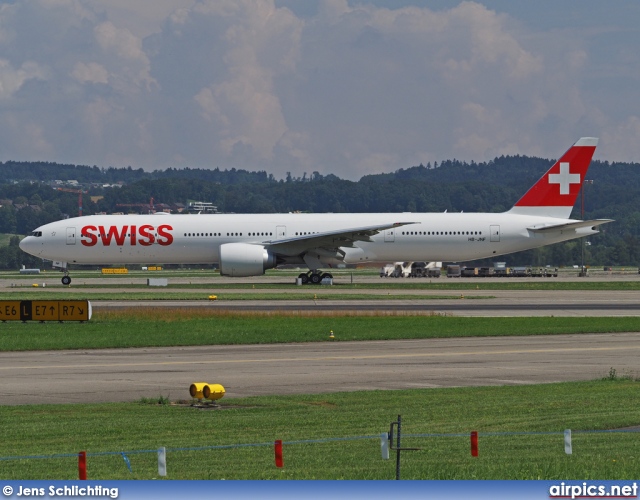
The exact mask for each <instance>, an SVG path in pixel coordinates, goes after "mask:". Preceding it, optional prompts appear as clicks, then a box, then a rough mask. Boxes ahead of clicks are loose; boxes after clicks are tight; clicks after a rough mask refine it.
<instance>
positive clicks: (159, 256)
mask: <svg viewBox="0 0 640 500" xmlns="http://www.w3.org/2000/svg"><path fill="white" fill-rule="evenodd" d="M597 143H598V139H596V138H592V137H583V138H581V139H580V140H579V141H578V142H576V143H575V144H574V145H573V146H572V147H571V148H570V149H569V150H568V151H567V152H566V153H565V154H564V155H563V156H562V157H561V158H560V159H559V160H558V161H557V162H556V163H555V164H554V165H553V166H552V167H551V168H550V169H549V170H548V171H547V173H546V174H544V175H543V176H542V178H541V179H540V180H539V181H538V182H536V184H535V185H534V186H533V187H532V188H531V189H529V191H527V192H526V193H525V195H524V196H523V197H522V198H520V200H519V201H518V202H517V203H516V204H515V205H514V206H513V208H511V209H510V210H508V211H506V212H503V213H446V212H445V213H400V214H399V213H368V214H332V213H329V214H294V213H288V214H207V215H204V214H191V215H170V214H151V215H90V216H85V217H74V218H71V219H66V220H61V221H57V222H52V223H50V224H45V225H44V226H41V227H39V228H37V229H36V230H35V231H33V232H32V233H31V235H30V236H27V237H26V238H24V239H23V240H22V241H21V242H20V248H21V249H22V250H24V251H25V252H27V253H29V254H31V255H34V256H36V257H41V258H43V259H47V260H51V261H54V262H55V261H57V262H55V264H56V265H57V266H58V267H61V268H62V269H63V270H64V277H63V278H62V283H63V284H65V285H68V284H70V283H71V278H70V276H69V274H68V271H67V263H69V264H99V265H107V264H151V263H159V264H213V263H217V264H219V266H220V274H221V275H224V276H259V275H262V274H264V272H265V270H266V269H271V268H274V267H276V266H278V265H281V264H297V265H306V266H307V267H308V268H309V269H310V271H309V272H308V273H303V274H301V275H300V278H302V281H303V283H306V282H308V281H310V282H312V283H320V281H321V280H322V279H323V278H324V277H325V276H330V274H328V273H322V272H321V271H320V269H321V268H323V267H325V268H326V267H333V266H336V265H338V264H380V263H386V262H396V261H427V262H428V261H448V262H459V261H467V260H474V259H482V258H487V257H494V256H498V255H503V254H508V253H512V252H519V251H522V250H528V249H530V248H537V247H541V246H544V245H550V244H553V243H558V242H561V241H567V240H571V239H574V238H580V237H584V236H590V235H592V234H596V233H598V232H599V231H598V229H597V227H598V226H600V225H601V224H605V223H607V222H611V220H610V219H597V220H587V221H583V220H575V219H570V218H569V217H570V215H571V210H572V208H573V205H574V204H575V201H576V198H577V196H578V194H579V192H580V188H581V187H582V183H583V181H584V178H585V174H586V172H587V169H588V167H589V164H590V162H591V158H592V156H593V153H594V151H595V149H596V145H597Z"/></svg>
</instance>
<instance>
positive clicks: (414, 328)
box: [0, 308, 640, 351]
mask: <svg viewBox="0 0 640 500" xmlns="http://www.w3.org/2000/svg"><path fill="white" fill-rule="evenodd" d="M330 330H333V332H334V333H335V342H340V341H346V340H391V339H414V338H444V337H476V336H494V335H495V336H504V335H552V334H566V333H604V332H632V331H640V318H638V317H616V318H589V317H581V318H573V317H570V318H564V317H533V318H509V317H506V318H461V317H454V316H436V315H434V316H384V315H375V316H356V315H354V316H349V315H344V314H331V315H315V316H314V315H298V314H295V313H281V314H280V313H265V314H261V313H256V314H241V313H229V312H224V311H215V310H207V309H204V310H198V309H188V308H185V309H168V310H164V309H163V310H157V309H156V308H149V309H144V308H143V309H132V310H125V311H121V312H117V311H112V312H101V313H97V314H95V316H94V319H92V320H91V321H89V322H88V323H64V324H61V323H53V322H49V323H36V322H29V323H20V322H7V323H4V324H1V325H0V351H22V350H47V349H102V348H119V347H151V346H186V345H214V344H269V343H282V342H322V341H327V340H328V336H329V331H330Z"/></svg>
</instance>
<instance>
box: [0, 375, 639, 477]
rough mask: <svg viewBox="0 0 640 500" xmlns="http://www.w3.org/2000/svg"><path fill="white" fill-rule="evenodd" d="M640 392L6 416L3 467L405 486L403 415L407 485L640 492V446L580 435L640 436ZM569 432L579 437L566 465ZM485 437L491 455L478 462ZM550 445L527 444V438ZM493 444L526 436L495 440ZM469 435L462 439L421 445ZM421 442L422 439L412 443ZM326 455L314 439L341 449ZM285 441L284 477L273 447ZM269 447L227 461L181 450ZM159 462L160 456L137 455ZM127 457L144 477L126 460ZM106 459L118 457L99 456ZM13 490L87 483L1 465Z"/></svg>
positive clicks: (623, 384) (604, 385)
mask: <svg viewBox="0 0 640 500" xmlns="http://www.w3.org/2000/svg"><path fill="white" fill-rule="evenodd" d="M639 390H640V382H638V381H634V380H630V379H620V378H618V377H615V378H613V379H606V380H599V381H593V382H577V383H561V384H547V385H538V386H510V387H476V388H457V389H417V390H405V391H372V392H355V393H336V394H323V395H313V396H310V395H306V396H286V397H279V396H273V397H254V398H245V399H233V400H231V399H230V400H224V399H223V400H221V408H220V409H214V410H197V409H193V408H190V407H188V406H175V405H167V404H148V403H145V404H143V402H137V403H135V402H132V403H112V404H90V405H82V404H76V405H31V406H5V407H0V421H2V422H3V439H2V440H0V457H10V456H17V455H19V456H26V455H54V454H74V453H77V452H78V451H80V450H86V451H87V452H88V453H89V458H88V475H89V478H90V479H152V478H156V477H157V458H156V454H155V452H153V451H154V450H156V449H157V448H158V447H160V446H164V447H167V448H168V457H167V464H168V472H169V475H168V478H169V479H222V478H225V479H393V478H394V474H395V461H394V460H388V461H383V460H382V459H381V455H380V440H379V437H378V436H379V435H380V433H381V432H385V431H387V430H388V429H389V424H390V422H392V421H395V420H396V418H397V415H399V414H400V415H402V422H403V424H402V429H403V436H404V439H403V441H402V444H403V446H406V447H419V448H422V451H416V452H405V453H404V454H403V457H402V478H403V479H549V480H551V479H554V480H564V479H574V478H578V479H585V480H586V479H610V480H614V479H620V480H622V479H627V480H628V479H634V478H637V473H638V468H637V464H638V449H639V447H640V433H579V432H577V431H580V430H582V431H593V430H607V429H618V428H624V427H629V426H637V425H639V424H640V408H639V407H638V404H637V402H638V396H639ZM564 429H572V431H573V455H570V456H568V455H565V453H564V448H563V436H562V432H563V431H564ZM472 430H475V431H478V432H479V435H480V440H479V449H480V456H479V457H478V458H472V457H471V456H470V452H469V432H470V431H472ZM536 432H537V433H544V432H552V433H554V434H553V435H547V434H525V433H536ZM492 433H517V434H515V435H514V434H508V435H492ZM421 434H460V436H444V437H443V436H438V437H435V436H431V437H427V436H423V437H420V436H416V435H421ZM410 435H413V437H412V436H410ZM362 436H368V438H366V439H345V440H337V439H335V440H333V441H327V442H321V443H305V444H302V443H298V444H292V442H296V441H302V440H321V439H331V438H357V437H362ZM275 439H282V440H283V441H284V442H285V444H284V462H285V467H284V469H276V468H275V466H274V464H273V448H272V446H271V445H270V443H273V441H274V440H275ZM261 443H264V444H266V445H265V446H257V447H241V448H230V449H218V450H212V449H209V450H199V451H176V449H178V448H189V447H207V446H221V445H239V444H261ZM137 450H149V451H150V453H132V452H134V451H137ZM123 451H124V452H127V456H128V458H129V459H130V461H131V466H132V470H133V473H130V472H129V471H128V470H127V468H126V466H125V463H124V461H123V458H122V456H121V455H120V454H119V453H120V452H123ZM102 452H114V454H112V455H104V456H91V454H96V453H102ZM0 464H1V465H0V478H2V479H73V478H75V477H77V459H76V458H74V457H67V458H50V459H30V460H10V461H0Z"/></svg>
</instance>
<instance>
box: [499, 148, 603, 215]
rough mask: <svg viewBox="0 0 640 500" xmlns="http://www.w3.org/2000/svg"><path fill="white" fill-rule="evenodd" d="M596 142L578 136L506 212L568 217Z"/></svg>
mask: <svg viewBox="0 0 640 500" xmlns="http://www.w3.org/2000/svg"><path fill="white" fill-rule="evenodd" d="M597 145H598V139H597V138H596V137H582V138H581V139H579V140H578V142H576V143H575V144H574V145H573V146H571V147H570V148H569V150H568V151H567V152H566V153H565V154H564V155H562V157H561V158H560V159H559V160H558V161H557V162H555V163H554V164H553V166H552V167H551V168H550V169H549V170H548V171H547V173H546V174H544V175H543V176H542V177H541V178H540V180H539V181H538V182H536V183H535V184H534V185H533V187H532V188H531V189H529V191H527V192H526V193H525V194H524V196H523V197H522V198H520V199H519V200H518V202H517V203H516V204H515V205H514V206H513V208H512V209H511V210H509V213H512V214H520V215H541V216H548V217H558V218H561V219H568V218H569V217H570V216H571V210H572V209H573V205H575V203H576V198H577V197H578V194H579V193H580V188H581V187H582V183H583V182H584V178H585V175H586V174H587V169H588V168H589V164H590V163H591V158H592V157H593V153H594V152H595V150H596V146H597Z"/></svg>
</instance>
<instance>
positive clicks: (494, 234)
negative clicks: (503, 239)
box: [491, 225, 500, 243]
mask: <svg viewBox="0 0 640 500" xmlns="http://www.w3.org/2000/svg"><path fill="white" fill-rule="evenodd" d="M491 241H492V242H493V243H498V242H499V241H500V226H493V225H492V226H491Z"/></svg>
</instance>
